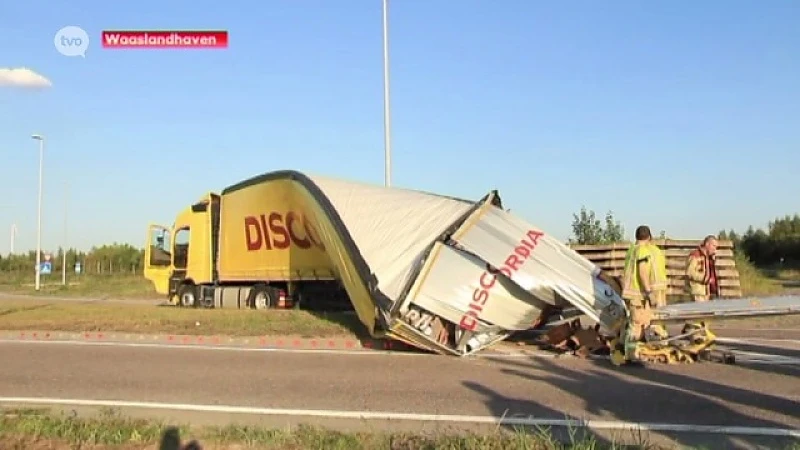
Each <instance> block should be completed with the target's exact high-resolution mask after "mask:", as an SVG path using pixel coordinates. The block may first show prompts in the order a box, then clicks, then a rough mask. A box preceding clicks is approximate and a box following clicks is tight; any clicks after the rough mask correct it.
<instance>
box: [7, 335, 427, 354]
mask: <svg viewBox="0 0 800 450" xmlns="http://www.w3.org/2000/svg"><path fill="white" fill-rule="evenodd" d="M0 339H2V340H7V341H44V342H47V341H78V342H109V343H113V342H123V343H125V342H128V343H140V344H155V345H158V344H161V345H182V346H187V347H203V346H206V347H213V346H227V347H246V348H275V349H291V350H363V351H369V350H394V351H419V350H417V349H415V348H414V347H411V346H409V345H407V344H405V343H402V342H398V341H392V340H381V339H372V338H362V339H359V338H300V337H286V336H218V335H189V334H142V333H125V332H104V331H91V332H88V331H87V332H68V331H40V330H4V331H0Z"/></svg>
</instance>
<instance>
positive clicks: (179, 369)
mask: <svg viewBox="0 0 800 450" xmlns="http://www.w3.org/2000/svg"><path fill="white" fill-rule="evenodd" d="M782 352H783V353H785V354H787V356H792V357H794V358H800V346H796V347H791V346H787V347H786V348H784V349H783V350H782ZM0 361H2V362H3V363H2V364H0V397H1V398H0V402H2V403H6V404H9V402H11V403H15V404H16V403H17V402H18V401H22V400H19V398H21V397H23V398H26V399H28V400H25V401H32V400H30V399H45V400H42V401H43V402H45V403H48V402H56V401H57V400H58V399H83V400H109V401H115V402H118V403H115V404H116V405H118V406H121V407H122V409H123V410H125V411H126V412H127V411H134V412H135V413H136V414H143V413H144V414H151V413H152V414H156V413H157V412H158V411H161V413H159V414H162V415H160V416H159V417H169V418H173V419H176V420H177V419H180V420H184V421H185V420H191V421H192V422H208V421H211V422H214V423H219V422H220V421H230V420H232V419H234V418H236V419H237V420H255V421H259V422H260V423H268V424H270V425H284V424H286V423H298V422H300V421H314V422H317V423H321V424H324V425H331V424H333V425H334V426H341V427H345V428H353V427H359V426H361V425H363V422H362V421H360V420H357V419H356V420H354V419H352V418H350V419H348V418H347V417H346V414H344V413H342V411H367V412H373V413H375V412H393V413H408V414H412V415H411V416H406V417H399V416H396V417H395V418H394V419H393V420H392V423H391V427H392V428H402V427H404V426H406V427H411V429H419V428H420V427H422V426H425V427H426V428H427V429H430V428H431V426H432V425H431V422H432V420H431V419H430V418H427V419H426V416H424V415H426V414H427V415H432V414H435V415H443V414H446V415H461V416H465V415H466V416H475V417H484V418H486V417H487V416H495V417H500V416H505V417H506V418H521V417H527V418H535V419H536V420H541V419H556V420H564V419H565V418H567V417H572V418H577V419H597V420H604V421H613V422H611V423H612V424H613V423H618V422H619V421H624V422H650V423H662V424H664V423H666V424H688V425H691V426H727V427H756V429H755V431H752V430H751V432H752V433H763V432H765V431H764V430H767V431H769V430H775V429H783V430H784V432H785V430H786V429H791V430H795V433H796V434H797V436H800V416H798V414H797V412H798V411H800V382H798V380H800V365H797V364H798V363H797V362H795V363H794V364H795V365H786V364H752V365H743V366H738V365H737V366H722V365H716V364H711V363H708V364H695V365H681V366H651V367H648V368H634V367H629V368H613V367H611V366H609V364H608V362H607V361H591V360H580V359H575V358H569V359H563V360H562V359H557V358H547V357H527V358H521V357H517V358H510V357H505V358H503V357H490V356H484V357H480V358H474V359H457V358H451V357H442V356H435V355H420V354H395V355H385V354H379V353H369V352H366V353H339V354H334V353H331V354H324V353H316V354H303V353H288V352H287V353H282V352H247V351H237V350H236V349H231V350H227V351H220V350H208V349H202V348H174V347H173V348H158V347H132V346H129V347H123V346H98V345H91V344H86V343H84V344H78V343H75V344H64V343H62V344H58V343H48V342H3V343H0ZM795 361H797V360H795ZM9 398H16V399H17V400H13V401H12V400H9ZM69 401H70V400H68V401H67V403H69ZM126 402H152V403H153V405H150V404H148V405H131V404H126ZM23 403H24V402H23ZM165 404H167V405H165ZM87 405H90V406H91V402H89V403H87ZM189 405H195V406H189ZM197 405H201V406H197ZM230 407H240V408H245V409H239V410H234V409H231V408H230ZM157 408H162V409H157ZM163 408H166V409H167V410H168V412H164V411H163ZM259 408H261V409H259ZM263 408H273V409H280V410H281V411H264V410H263ZM192 409H193V410H192ZM298 409H302V410H316V411H326V412H325V413H318V414H321V415H322V416H324V417H308V415H309V414H311V413H309V412H308V411H306V412H302V411H300V412H298V411H296V410H298ZM288 410H292V411H288ZM143 411H144V412H143ZM163 414H168V415H167V416H164V415H163ZM473 419H474V417H473ZM453 420H455V421H456V422H469V421H470V420H468V419H465V418H461V419H458V420H456V419H453ZM473 421H477V419H476V420H473ZM534 421H535V420H534ZM384 425H386V424H385V423H384ZM452 425H459V423H443V424H442V426H452ZM461 425H465V424H464V423H461ZM467 425H468V424H467ZM476 426H477V425H476ZM759 430H760V431H759ZM673 431H674V430H673ZM701 431H702V430H701ZM611 434H616V436H617V437H620V436H622V437H627V438H630V436H631V435H630V433H623V432H621V431H619V430H618V431H616V432H615V431H614V430H605V431H600V432H598V436H599V437H600V438H601V439H610V436H611ZM659 436H660V437H659ZM663 436H668V437H669V438H671V439H673V440H674V442H677V443H680V444H685V445H699V444H705V445H711V446H712V448H726V447H727V448H732V447H739V448H741V446H742V445H743V444H742V443H743V442H750V443H760V444H763V445H766V446H771V447H774V448H782V445H781V447H776V446H777V445H778V444H782V443H785V442H787V439H789V440H791V439H792V438H786V437H784V438H777V437H763V436H760V437H757V436H746V435H742V436H728V435H713V434H704V433H695V432H689V433H683V432H678V433H673V432H666V433H661V434H659V435H658V436H656V435H652V436H651V437H650V439H651V440H652V441H657V440H658V439H663ZM795 440H798V439H797V438H795ZM798 441H800V440H798Z"/></svg>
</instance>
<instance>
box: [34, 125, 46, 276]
mask: <svg viewBox="0 0 800 450" xmlns="http://www.w3.org/2000/svg"><path fill="white" fill-rule="evenodd" d="M31 139H34V140H37V141H39V206H38V208H37V209H38V212H37V219H36V290H37V291H38V290H39V287H40V284H41V278H42V273H41V272H42V161H43V159H44V136H42V135H41V134H34V135H33V136H31Z"/></svg>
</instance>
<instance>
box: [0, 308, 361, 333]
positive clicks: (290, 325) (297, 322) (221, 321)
mask: <svg viewBox="0 0 800 450" xmlns="http://www.w3.org/2000/svg"><path fill="white" fill-rule="evenodd" d="M0 330H41V331H77V332H82V331H104V332H110V331H115V332H124V333H154V334H155V333H171V334H190V335H224V336H275V335H281V336H299V337H320V338H322V337H345V336H349V337H352V336H353V335H354V334H359V333H362V330H364V326H363V325H362V324H361V322H359V321H358V318H357V317H356V316H355V315H352V314H344V313H326V314H323V313H311V312H307V311H294V310H266V311H254V310H225V309H219V310H214V309H189V308H178V307H157V306H151V305H137V304H133V305H128V304H114V305H109V304H99V303H75V302H67V301H47V300H46V299H32V300H7V301H3V302H0ZM365 332H366V331H365V330H364V331H363V333H365Z"/></svg>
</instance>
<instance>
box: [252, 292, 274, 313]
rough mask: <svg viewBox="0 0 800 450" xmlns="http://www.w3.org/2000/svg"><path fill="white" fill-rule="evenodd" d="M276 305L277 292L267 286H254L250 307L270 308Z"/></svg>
mask: <svg viewBox="0 0 800 450" xmlns="http://www.w3.org/2000/svg"><path fill="white" fill-rule="evenodd" d="M274 305H275V292H274V290H273V289H271V288H269V287H267V286H258V287H255V288H253V291H252V292H251V294H250V307H251V308H253V309H269V308H272V307H273V306H274Z"/></svg>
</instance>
